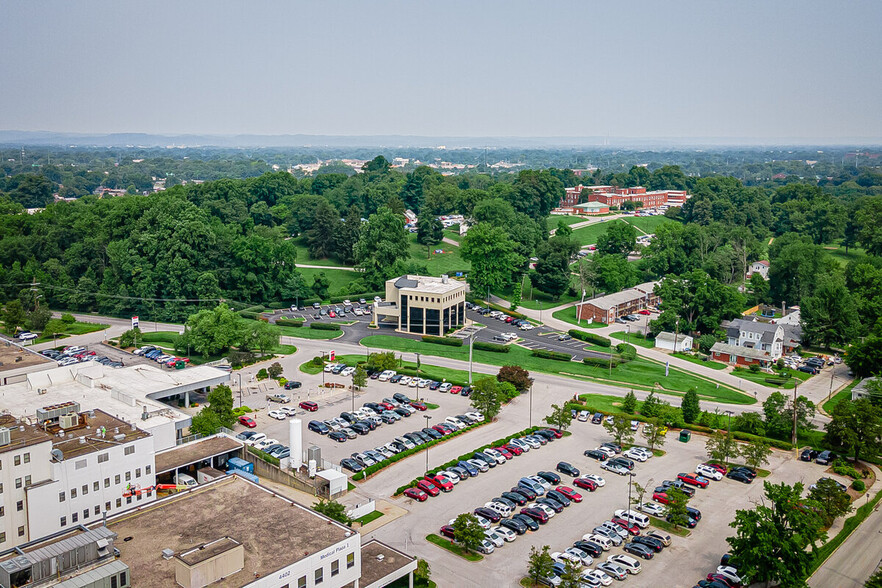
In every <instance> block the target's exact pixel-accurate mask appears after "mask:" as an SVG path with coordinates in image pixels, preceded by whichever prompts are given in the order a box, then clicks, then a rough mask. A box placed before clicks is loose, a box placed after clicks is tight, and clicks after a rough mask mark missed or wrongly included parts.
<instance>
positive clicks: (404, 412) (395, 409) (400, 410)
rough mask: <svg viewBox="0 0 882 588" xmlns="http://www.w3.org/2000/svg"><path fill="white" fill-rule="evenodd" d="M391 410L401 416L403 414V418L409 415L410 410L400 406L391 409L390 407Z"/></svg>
mask: <svg viewBox="0 0 882 588" xmlns="http://www.w3.org/2000/svg"><path fill="white" fill-rule="evenodd" d="M392 412H394V413H395V414H399V415H401V416H403V417H405V418H406V417H409V416H410V411H407V410H404V409H403V408H401V407H398V408H393V409H392Z"/></svg>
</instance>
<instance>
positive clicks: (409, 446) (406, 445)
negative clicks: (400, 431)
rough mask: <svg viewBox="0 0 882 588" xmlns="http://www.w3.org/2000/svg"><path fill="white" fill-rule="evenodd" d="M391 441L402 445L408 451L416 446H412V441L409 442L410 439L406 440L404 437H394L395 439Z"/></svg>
mask: <svg viewBox="0 0 882 588" xmlns="http://www.w3.org/2000/svg"><path fill="white" fill-rule="evenodd" d="M393 440H394V441H398V442H399V443H401V444H402V445H404V446H405V447H407V448H408V449H413V448H414V447H416V445H414V444H413V441H411V440H410V439H406V438H404V437H395V439H393Z"/></svg>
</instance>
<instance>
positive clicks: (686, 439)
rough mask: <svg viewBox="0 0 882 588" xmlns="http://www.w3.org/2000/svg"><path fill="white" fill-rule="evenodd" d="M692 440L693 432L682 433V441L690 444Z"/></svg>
mask: <svg viewBox="0 0 882 588" xmlns="http://www.w3.org/2000/svg"><path fill="white" fill-rule="evenodd" d="M690 439H692V431H680V441H682V442H683V443H689V440H690Z"/></svg>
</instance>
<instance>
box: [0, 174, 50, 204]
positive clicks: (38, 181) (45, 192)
mask: <svg viewBox="0 0 882 588" xmlns="http://www.w3.org/2000/svg"><path fill="white" fill-rule="evenodd" d="M13 180H14V181H13V182H12V183H13V184H14V188H13V189H12V190H10V192H9V197H10V198H11V199H12V200H13V201H15V202H18V203H19V204H21V205H22V206H24V207H25V208H41V207H44V206H47V205H49V204H51V203H52V189H53V185H52V182H51V181H50V180H49V179H48V178H46V177H45V176H42V175H36V174H26V175H23V176H16V177H15V178H13Z"/></svg>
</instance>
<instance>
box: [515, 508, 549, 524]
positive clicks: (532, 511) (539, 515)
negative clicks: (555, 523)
mask: <svg viewBox="0 0 882 588" xmlns="http://www.w3.org/2000/svg"><path fill="white" fill-rule="evenodd" d="M521 514H525V515H527V516H528V517H530V518H531V519H533V520H534V521H536V522H537V523H539V524H542V525H544V524H545V523H547V522H548V513H546V512H545V511H544V510H542V509H541V508H529V507H528V508H522V509H521Z"/></svg>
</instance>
